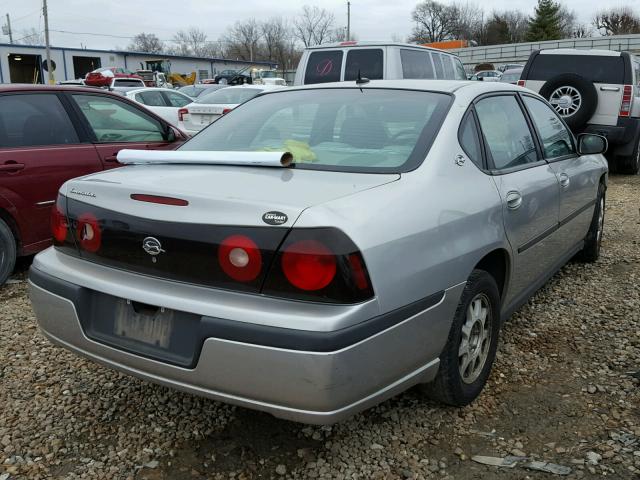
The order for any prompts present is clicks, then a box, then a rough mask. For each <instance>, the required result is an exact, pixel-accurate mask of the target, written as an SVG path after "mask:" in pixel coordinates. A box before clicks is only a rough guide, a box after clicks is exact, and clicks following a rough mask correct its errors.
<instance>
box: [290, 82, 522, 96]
mask: <svg viewBox="0 0 640 480" xmlns="http://www.w3.org/2000/svg"><path fill="white" fill-rule="evenodd" d="M471 87H473V88H476V89H477V90H479V91H486V92H493V91H500V90H522V88H520V87H515V86H513V85H509V84H506V83H499V82H475V81H469V80H371V81H370V82H368V83H366V84H364V85H362V88H363V89H364V88H388V89H396V90H422V91H429V92H442V93H453V92H455V91H457V90H460V89H462V88H471ZM331 88H359V87H358V85H357V84H356V82H334V83H315V84H310V85H299V86H295V87H288V88H283V87H280V88H279V89H278V90H280V91H289V90H318V89H331Z"/></svg>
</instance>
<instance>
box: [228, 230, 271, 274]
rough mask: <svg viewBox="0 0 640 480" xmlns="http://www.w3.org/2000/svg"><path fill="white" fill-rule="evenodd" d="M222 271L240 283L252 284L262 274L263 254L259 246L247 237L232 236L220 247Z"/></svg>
mask: <svg viewBox="0 0 640 480" xmlns="http://www.w3.org/2000/svg"><path fill="white" fill-rule="evenodd" d="M218 262H219V263H220V267H221V268H222V271H223V272H224V273H226V274H227V275H228V276H229V277H231V278H232V279H233V280H236V281H238V282H251V281H253V280H255V279H256V278H257V277H258V275H260V273H261V272H262V254H261V253H260V249H259V248H258V245H256V243H255V242H254V241H253V240H251V239H250V238H249V237H247V236H245V235H232V236H230V237H227V238H226V239H224V240H223V241H222V243H221V244H220V246H219V247H218Z"/></svg>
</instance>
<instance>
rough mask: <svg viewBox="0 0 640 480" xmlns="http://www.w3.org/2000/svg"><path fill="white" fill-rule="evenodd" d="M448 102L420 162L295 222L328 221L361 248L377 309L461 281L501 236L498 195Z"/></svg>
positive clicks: (460, 108) (459, 110)
mask: <svg viewBox="0 0 640 480" xmlns="http://www.w3.org/2000/svg"><path fill="white" fill-rule="evenodd" d="M465 109H466V105H456V104H454V105H453V107H452V111H451V113H450V114H449V117H448V118H447V120H446V121H445V123H444V125H443V126H442V128H441V130H440V134H439V136H438V138H437V140H436V142H435V143H434V145H433V146H432V148H431V151H430V153H429V156H428V158H427V159H426V160H425V162H424V163H423V164H422V165H421V166H420V167H418V168H417V169H416V170H414V171H413V172H409V173H406V174H402V177H401V179H400V180H398V181H396V182H392V183H389V184H386V185H382V186H380V187H376V188H373V189H370V190H366V191H363V192H360V193H358V194H356V195H352V196H349V197H345V198H342V199H337V200H334V201H332V202H328V203H325V204H322V205H319V206H316V207H311V208H308V209H307V210H305V211H304V212H303V213H302V214H301V216H300V218H299V219H298V221H297V222H296V225H295V226H296V227H315V226H335V227H337V228H340V229H341V230H342V231H344V232H345V233H346V234H347V235H349V236H350V237H351V239H352V240H353V241H354V242H355V244H356V245H357V246H358V247H359V248H360V250H361V251H362V253H363V256H364V259H365V262H366V264H367V268H368V270H369V274H370V276H371V280H372V283H373V287H374V291H375V295H376V297H377V299H378V301H379V306H380V310H381V312H387V311H390V310H393V309H396V308H398V307H401V306H403V305H407V304H409V303H411V302H414V301H416V300H419V299H421V298H424V297H426V296H427V295H430V294H433V293H435V292H438V291H441V290H444V289H447V288H449V287H451V286H454V285H457V284H459V283H462V282H465V281H466V280H467V278H468V277H469V274H470V273H471V271H472V270H473V268H474V266H475V265H476V264H477V263H478V262H479V261H480V260H481V259H482V257H483V256H484V255H486V254H487V253H489V252H490V251H492V250H494V249H497V248H503V249H505V250H507V251H508V252H510V247H509V245H508V243H507V241H506V239H505V235H504V226H503V216H502V215H503V214H502V205H501V200H500V196H499V194H498V191H497V189H496V187H495V184H494V182H493V181H492V178H491V177H490V176H488V175H486V174H485V173H483V172H482V171H480V170H479V169H478V168H477V167H476V166H475V165H474V164H473V163H472V162H471V161H470V160H468V159H467V160H466V161H465V163H464V165H462V166H458V165H457V164H456V163H455V158H456V155H458V154H460V155H464V156H465V158H466V154H465V153H464V151H463V150H462V148H461V147H460V146H459V143H458V139H457V132H458V126H459V122H460V120H461V117H462V115H463V114H464V111H465Z"/></svg>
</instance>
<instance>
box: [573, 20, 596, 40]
mask: <svg viewBox="0 0 640 480" xmlns="http://www.w3.org/2000/svg"><path fill="white" fill-rule="evenodd" d="M571 37H573V38H586V37H593V27H592V26H591V25H587V24H586V23H577V24H576V25H575V26H574V27H573V31H572V32H571Z"/></svg>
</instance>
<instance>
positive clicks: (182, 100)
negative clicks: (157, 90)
mask: <svg viewBox="0 0 640 480" xmlns="http://www.w3.org/2000/svg"><path fill="white" fill-rule="evenodd" d="M162 93H163V95H164V97H165V100H166V101H167V103H168V104H169V105H171V106H172V107H178V108H179V107H184V106H186V105H189V104H190V103H191V102H192V100H191V99H190V98H189V97H185V96H184V95H180V94H179V93H176V92H162Z"/></svg>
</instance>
